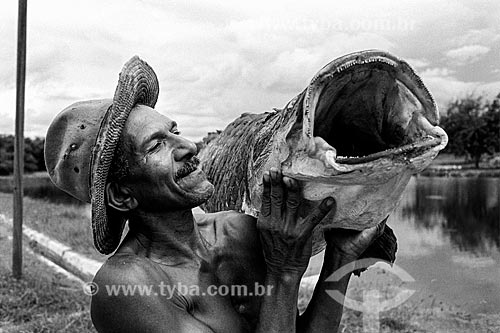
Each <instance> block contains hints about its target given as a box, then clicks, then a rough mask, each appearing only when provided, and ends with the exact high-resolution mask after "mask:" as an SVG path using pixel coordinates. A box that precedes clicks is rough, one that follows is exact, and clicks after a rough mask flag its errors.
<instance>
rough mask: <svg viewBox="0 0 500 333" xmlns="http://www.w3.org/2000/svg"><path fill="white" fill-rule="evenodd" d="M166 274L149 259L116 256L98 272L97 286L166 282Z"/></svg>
mask: <svg viewBox="0 0 500 333" xmlns="http://www.w3.org/2000/svg"><path fill="white" fill-rule="evenodd" d="M165 278H166V274H165V273H164V272H163V271H162V270H160V269H158V268H157V267H156V265H155V264H154V263H153V262H151V261H150V260H149V259H147V258H144V257H140V256H137V255H134V254H128V253H124V254H115V255H113V256H111V257H109V258H108V260H107V261H106V262H105V263H104V265H103V266H102V267H101V269H100V270H99V271H98V272H97V274H96V276H95V278H94V282H95V283H97V284H106V283H109V284H120V283H124V284H130V283H146V282H149V283H150V282H151V281H152V280H153V281H157V280H164V279H165Z"/></svg>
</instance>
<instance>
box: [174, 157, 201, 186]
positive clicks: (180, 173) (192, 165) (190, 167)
mask: <svg viewBox="0 0 500 333" xmlns="http://www.w3.org/2000/svg"><path fill="white" fill-rule="evenodd" d="M199 164H200V160H199V159H198V157H196V156H193V157H191V158H190V159H189V160H188V161H187V162H186V163H184V165H183V166H182V167H181V168H180V169H179V170H177V172H176V173H175V177H174V179H175V181H178V180H179V179H182V178H184V177H186V176H187V175H189V174H190V173H192V172H193V171H195V170H196V169H197V168H198V165H199Z"/></svg>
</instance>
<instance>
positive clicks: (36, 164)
mask: <svg viewBox="0 0 500 333" xmlns="http://www.w3.org/2000/svg"><path fill="white" fill-rule="evenodd" d="M44 142H45V140H44V139H43V138H35V139H31V138H25V139H24V171H25V172H27V173H30V172H35V171H44V170H45V162H44V157H43V145H44ZM13 170H14V136H13V135H2V134H0V175H10V174H11V173H12V172H13Z"/></svg>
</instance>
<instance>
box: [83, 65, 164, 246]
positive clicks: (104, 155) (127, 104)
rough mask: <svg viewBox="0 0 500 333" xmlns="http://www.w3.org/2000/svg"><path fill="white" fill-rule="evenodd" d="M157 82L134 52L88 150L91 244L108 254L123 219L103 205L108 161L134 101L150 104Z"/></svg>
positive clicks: (112, 155)
mask: <svg viewBox="0 0 500 333" xmlns="http://www.w3.org/2000/svg"><path fill="white" fill-rule="evenodd" d="M158 93H159V84H158V78H157V77H156V74H155V72H154V71H153V69H152V68H151V67H150V66H149V65H148V64H147V63H146V62H145V61H143V60H141V59H140V58H139V57H137V56H134V57H133V58H132V59H130V60H129V61H128V62H127V63H126V64H125V65H124V66H123V69H122V71H121V73H120V76H119V79H118V85H117V87H116V91H115V95H114V97H113V105H112V106H111V107H110V108H109V109H108V111H107V113H106V116H105V117H104V119H103V121H102V123H101V126H100V129H99V134H98V135H97V139H96V143H95V145H94V148H93V151H92V158H91V173H90V184H89V185H90V198H91V204H92V233H93V237H94V246H95V247H96V249H97V250H98V251H99V252H100V253H103V254H110V253H112V252H113V251H115V250H116V248H117V247H118V245H119V243H120V239H121V235H122V232H123V227H124V224H125V220H124V219H123V218H121V217H120V216H119V215H118V214H115V213H114V212H111V210H112V209H109V211H108V209H107V205H106V202H105V197H106V196H105V190H106V181H107V178H108V173H109V169H110V166H111V162H112V161H113V157H114V153H115V149H116V146H117V144H118V141H119V140H120V136H121V133H122V131H123V128H124V127H125V123H126V121H127V119H128V116H129V115H130V111H132V108H133V107H134V106H135V105H136V104H143V105H146V106H149V107H151V108H154V106H155V104H156V101H157V100H158Z"/></svg>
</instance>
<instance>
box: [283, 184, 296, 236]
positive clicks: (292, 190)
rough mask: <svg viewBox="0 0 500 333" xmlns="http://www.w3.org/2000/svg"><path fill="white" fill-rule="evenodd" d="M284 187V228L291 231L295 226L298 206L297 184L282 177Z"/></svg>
mask: <svg viewBox="0 0 500 333" xmlns="http://www.w3.org/2000/svg"><path fill="white" fill-rule="evenodd" d="M283 183H284V184H285V186H286V210H285V214H286V215H285V228H289V229H293V228H295V227H296V225H297V211H298V208H299V205H300V191H299V184H298V183H297V181H296V180H294V179H292V178H288V177H283Z"/></svg>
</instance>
